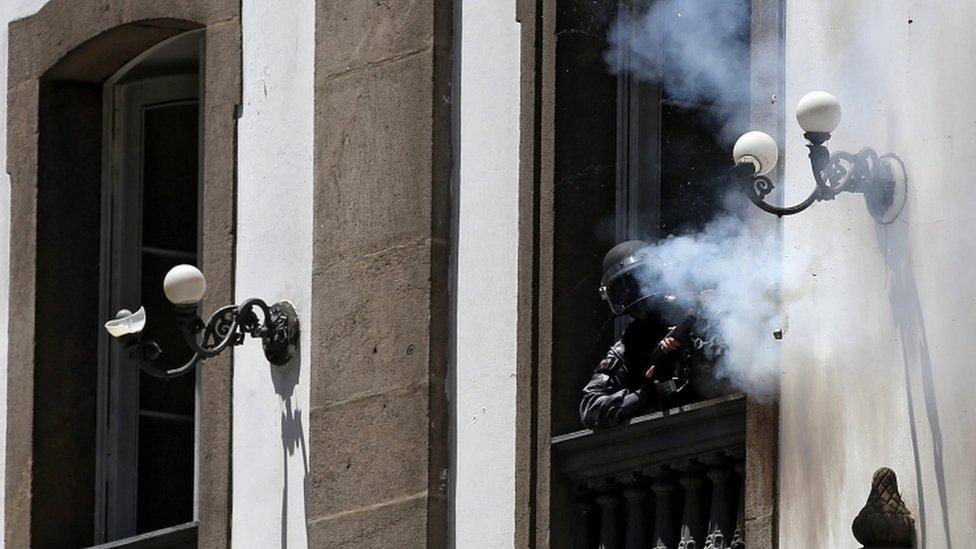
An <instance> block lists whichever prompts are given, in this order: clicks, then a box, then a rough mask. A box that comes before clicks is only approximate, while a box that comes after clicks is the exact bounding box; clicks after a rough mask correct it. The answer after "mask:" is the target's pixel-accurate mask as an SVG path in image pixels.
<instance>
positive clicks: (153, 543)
mask: <svg viewBox="0 0 976 549" xmlns="http://www.w3.org/2000/svg"><path fill="white" fill-rule="evenodd" d="M197 524H198V523H197V522H188V523H186V524H180V525H179V526H172V527H170V528H163V529H162V530H156V531H155V532H146V533H145V534H139V535H138V536H133V537H131V538H125V539H120V540H116V541H110V542H108V543H103V544H101V545H93V546H92V547H90V548H89V549H116V548H123V547H124V548H126V549H196V546H197Z"/></svg>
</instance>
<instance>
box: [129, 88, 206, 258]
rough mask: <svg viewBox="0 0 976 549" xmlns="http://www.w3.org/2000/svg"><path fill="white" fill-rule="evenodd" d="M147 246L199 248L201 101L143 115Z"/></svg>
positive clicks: (161, 107)
mask: <svg viewBox="0 0 976 549" xmlns="http://www.w3.org/2000/svg"><path fill="white" fill-rule="evenodd" d="M143 124H144V128H143V132H144V136H143V139H144V141H143V175H142V181H143V189H142V204H143V206H142V215H143V227H142V230H143V233H142V244H143V246H153V247H157V248H166V249H170V250H183V251H195V250H196V247H197V124H198V120H197V103H196V101H192V102H182V103H173V104H168V105H157V106H154V107H150V108H147V109H145V111H144V114H143Z"/></svg>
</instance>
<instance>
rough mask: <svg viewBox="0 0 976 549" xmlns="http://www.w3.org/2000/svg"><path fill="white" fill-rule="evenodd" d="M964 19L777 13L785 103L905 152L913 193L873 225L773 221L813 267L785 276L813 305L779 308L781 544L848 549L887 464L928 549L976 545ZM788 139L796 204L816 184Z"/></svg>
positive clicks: (797, 140) (837, 4)
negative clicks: (838, 111)
mask: <svg viewBox="0 0 976 549" xmlns="http://www.w3.org/2000/svg"><path fill="white" fill-rule="evenodd" d="M974 20H976V4H973V3H972V2H944V1H939V2H932V1H926V0H891V1H889V2H885V3H884V4H883V5H880V4H878V3H869V2H850V1H847V0H823V1H820V2H791V3H789V5H788V13H787V22H786V38H787V46H786V51H787V93H786V98H785V100H786V101H787V105H789V106H792V105H795V104H796V101H797V100H798V99H799V97H800V96H801V95H802V94H803V93H805V92H806V91H809V90H811V89H821V88H822V89H827V90H830V91H833V92H834V93H835V94H836V95H837V97H838V98H839V99H840V100H841V103H842V104H843V106H844V109H845V111H844V116H845V119H844V122H843V123H842V125H841V127H840V128H838V130H837V131H836V132H835V134H834V138H833V139H831V142H830V145H831V146H832V147H833V148H836V149H844V150H848V151H852V152H853V151H856V150H857V149H858V148H859V147H861V146H872V147H874V148H876V149H877V150H878V151H879V152H888V151H891V152H894V153H896V154H898V155H899V156H900V157H901V158H902V159H903V160H904V162H905V164H906V166H907V169H908V174H909V197H908V205H907V207H906V210H905V211H904V212H903V213H902V215H901V217H900V218H899V219H898V220H897V221H896V222H895V223H894V224H892V225H891V226H889V227H886V228H882V229H878V228H876V226H875V224H874V222H873V220H872V219H871V217H870V216H869V215H868V213H867V211H866V209H865V207H864V204H863V201H861V200H860V199H859V198H858V197H856V196H843V197H840V198H838V199H837V200H836V201H834V202H832V203H831V202H828V203H821V204H817V205H816V206H814V207H813V208H812V209H811V210H808V211H807V212H804V213H803V214H800V215H798V216H796V217H795V218H789V219H787V220H786V221H784V224H785V226H784V235H785V247H786V248H787V249H793V248H794V247H798V248H803V249H806V250H810V251H811V252H812V253H813V256H814V258H815V261H814V263H813V266H812V267H810V268H807V267H806V266H804V265H801V264H798V263H792V264H788V265H787V276H790V277H802V278H803V279H805V280H806V281H808V283H807V284H805V287H806V288H807V289H808V292H807V293H806V294H805V295H804V296H803V297H802V298H801V299H800V300H799V301H798V302H793V303H789V304H788V305H787V310H788V313H789V331H788V332H787V334H786V337H785V339H784V342H783V345H784V355H783V356H784V361H783V364H782V369H783V371H784V374H783V376H782V381H783V384H782V385H783V394H782V401H781V404H782V427H781V428H782V433H781V435H782V437H781V472H780V475H781V479H780V480H781V482H780V513H781V522H780V528H779V531H780V541H781V546H782V547H790V548H792V547H853V546H854V544H855V541H854V538H853V537H852V535H851V532H850V526H851V520H852V518H853V517H854V516H855V515H856V514H857V512H858V510H859V509H860V508H861V506H862V505H863V504H864V500H865V498H866V497H867V493H868V486H869V483H870V479H871V475H872V473H873V471H874V470H875V469H876V468H878V467H880V466H890V467H892V468H893V469H895V471H896V472H897V473H898V476H899V481H900V482H899V484H900V487H901V489H902V492H903V494H904V495H905V498H906V500H907V501H908V504H909V506H910V507H911V508H912V511H913V512H914V513H915V516H916V518H917V519H919V520H920V523H921V529H920V534H921V544H920V546H921V547H928V548H930V549H944V548H951V547H952V546H953V544H955V545H956V546H957V547H962V546H963V545H964V544H966V543H968V541H969V540H971V539H972V538H973V537H974V535H976V523H974V522H973V520H972V512H973V509H976V490H974V489H973V488H974V485H976V468H974V467H973V458H972V456H973V455H974V452H976V437H974V436H973V435H974V433H976V406H974V404H973V398H972V393H973V390H972V379H973V378H974V376H973V371H972V368H973V366H972V364H973V360H972V357H973V356H976V338H974V337H973V330H974V328H976V312H974V311H976V308H974V301H976V246H974V245H973V243H974V235H976V214H974V211H976V210H974V206H976V188H974V182H976V172H974V166H973V164H974V163H973V159H974V158H976V101H974V100H973V98H972V93H971V90H973V89H974V88H976V67H974V64H973V59H976V41H974V40H973V33H972V21H974ZM789 108H790V112H789V116H790V117H792V115H793V112H792V107H789ZM791 122H792V121H791ZM790 127H791V128H792V129H791V131H790V132H788V133H789V138H788V140H787V143H786V147H787V148H786V155H787V156H786V173H787V177H788V179H789V180H790V181H791V182H790V185H797V187H796V188H793V189H792V192H791V197H790V198H791V199H792V200H793V201H795V199H797V198H799V196H800V195H801V194H803V193H804V192H805V191H804V190H803V189H801V188H799V184H798V183H796V182H798V181H802V182H805V183H806V182H809V180H810V175H809V162H808V160H807V158H806V154H805V153H806V151H805V150H804V148H803V139H802V136H801V133H800V130H799V128H797V127H796V126H794V125H792V123H791V125H790ZM813 273H816V276H814V275H813ZM950 536H951V537H950Z"/></svg>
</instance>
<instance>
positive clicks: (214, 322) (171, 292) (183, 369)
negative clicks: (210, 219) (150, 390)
mask: <svg viewBox="0 0 976 549" xmlns="http://www.w3.org/2000/svg"><path fill="white" fill-rule="evenodd" d="M206 291H207V279H206V278H204V276H203V273H202V272H200V270H199V269H197V268H196V267H194V266H192V265H177V266H176V267H173V268H172V269H170V271H169V272H168V273H166V278H164V279H163V293H165V294H166V298H167V299H169V300H170V301H171V302H172V303H173V305H175V306H176V316H177V319H178V321H179V323H180V332H181V333H182V334H183V339H184V340H186V343H187V345H189V346H190V349H191V350H192V351H193V357H192V358H191V359H190V360H189V361H188V362H187V363H186V364H184V365H182V366H179V367H177V368H172V369H164V368H160V367H159V366H156V365H155V362H156V359H158V358H159V356H160V355H161V354H162V353H163V350H162V349H161V348H160V347H159V345H158V344H157V343H156V342H154V341H143V340H142V330H143V329H144V328H145V327H146V309H145V308H144V307H140V308H139V310H138V311H136V312H135V313H133V312H131V311H128V310H126V309H122V310H121V311H119V312H118V314H117V315H116V317H115V320H110V321H108V322H106V323H105V330H106V331H108V333H109V334H110V335H111V336H112V337H114V338H117V339H118V340H119V342H120V343H121V344H122V346H123V347H124V348H125V349H126V350H127V351H128V354H129V356H130V357H131V358H132V359H133V360H135V361H136V362H137V363H138V364H139V367H140V368H142V370H143V371H144V372H146V373H148V374H150V375H153V376H156V377H161V378H164V379H170V378H174V377H177V376H180V375H182V374H185V373H187V372H189V371H190V370H191V369H193V367H194V366H196V365H197V364H198V363H200V362H201V361H202V360H203V359H206V358H210V357H213V356H217V355H219V354H220V353H221V352H223V351H224V349H226V348H228V347H232V346H236V345H240V344H242V343H244V336H245V335H250V336H251V337H254V338H261V342H262V345H263V347H264V356H265V357H266V358H267V359H268V362H270V363H271V364H274V365H276V366H284V365H285V364H287V363H288V361H290V360H291V358H292V357H293V356H295V352H296V350H297V349H298V333H299V327H298V314H297V313H296V312H295V308H294V307H293V306H292V304H291V303H289V302H288V301H279V302H278V303H275V304H274V305H268V304H266V303H265V302H264V301H262V300H260V299H248V300H246V301H244V302H243V303H241V304H240V305H227V306H224V307H221V308H219V309H217V311H216V312H214V313H213V314H212V315H211V316H210V319H209V320H207V322H204V321H203V319H201V318H200V317H199V316H198V315H197V306H198V305H199V303H200V300H201V299H203V294H204V293H206ZM259 313H260V316H259Z"/></svg>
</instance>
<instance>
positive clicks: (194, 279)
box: [163, 264, 207, 305]
mask: <svg viewBox="0 0 976 549" xmlns="http://www.w3.org/2000/svg"><path fill="white" fill-rule="evenodd" d="M163 293H165V294H166V299H168V300H170V301H171V302H173V304H174V305H193V304H196V303H199V302H200V300H201V299H203V294H205V293H207V279H206V278H204V276H203V273H201V272H200V269H197V268H196V267H194V266H193V265H186V264H183V265H177V266H175V267H173V268H172V269H170V270H169V272H168V273H166V278H164V279H163Z"/></svg>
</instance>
